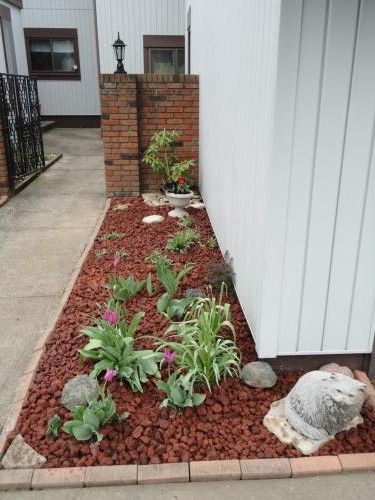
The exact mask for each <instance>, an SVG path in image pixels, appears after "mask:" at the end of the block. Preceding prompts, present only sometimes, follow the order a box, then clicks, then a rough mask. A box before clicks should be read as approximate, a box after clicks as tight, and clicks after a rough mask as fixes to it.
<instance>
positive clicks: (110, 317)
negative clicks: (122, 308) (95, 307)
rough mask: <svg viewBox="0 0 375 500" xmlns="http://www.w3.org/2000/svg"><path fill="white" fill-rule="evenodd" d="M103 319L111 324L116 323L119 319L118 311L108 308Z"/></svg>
mask: <svg viewBox="0 0 375 500" xmlns="http://www.w3.org/2000/svg"><path fill="white" fill-rule="evenodd" d="M103 319H104V320H105V321H107V322H108V323H109V324H110V325H115V324H116V323H117V320H118V316H117V312H116V311H111V310H110V309H106V310H105V311H104V314H103Z"/></svg>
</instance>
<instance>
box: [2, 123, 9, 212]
mask: <svg viewBox="0 0 375 500" xmlns="http://www.w3.org/2000/svg"><path fill="white" fill-rule="evenodd" d="M8 194H9V179H8V167H7V159H6V155H5V139H4V135H3V129H2V123H1V120H0V204H1V198H2V197H3V196H6V195H8Z"/></svg>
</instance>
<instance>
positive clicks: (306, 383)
mask: <svg viewBox="0 0 375 500" xmlns="http://www.w3.org/2000/svg"><path fill="white" fill-rule="evenodd" d="M365 388H366V386H365V384H362V383H361V382H358V380H353V379H351V378H349V377H347V376H345V375H341V374H340V373H329V372H324V371H312V372H309V373H306V374H305V375H303V376H302V377H301V378H300V379H299V380H298V382H297V383H296V385H295V386H294V387H293V388H292V390H291V391H290V392H289V394H288V395H287V396H286V398H285V408H284V410H285V417H286V419H287V421H288V422H289V424H290V425H291V426H292V427H293V428H294V429H295V430H296V431H298V432H299V433H300V434H302V435H304V436H307V437H309V438H310V439H314V440H320V439H327V438H328V437H332V436H334V435H335V434H336V433H337V432H340V431H343V430H345V429H347V428H348V426H349V425H350V423H351V422H352V421H353V420H354V419H355V418H356V417H358V416H359V413H360V411H361V407H362V405H363V403H364V400H365V396H366V392H365Z"/></svg>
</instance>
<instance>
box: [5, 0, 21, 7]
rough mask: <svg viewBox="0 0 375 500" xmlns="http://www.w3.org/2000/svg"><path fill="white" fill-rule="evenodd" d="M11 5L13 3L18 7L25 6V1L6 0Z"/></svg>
mask: <svg viewBox="0 0 375 500" xmlns="http://www.w3.org/2000/svg"><path fill="white" fill-rule="evenodd" d="M6 1H7V2H8V3H10V5H13V7H18V8H19V9H22V8H23V1H22V0H6Z"/></svg>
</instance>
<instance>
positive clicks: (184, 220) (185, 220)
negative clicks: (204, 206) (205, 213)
mask: <svg viewBox="0 0 375 500" xmlns="http://www.w3.org/2000/svg"><path fill="white" fill-rule="evenodd" d="M192 224H193V221H192V219H191V217H189V216H188V215H185V217H181V218H180V219H178V225H179V226H180V227H182V228H184V229H186V228H187V227H190V226H191V225H192Z"/></svg>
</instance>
